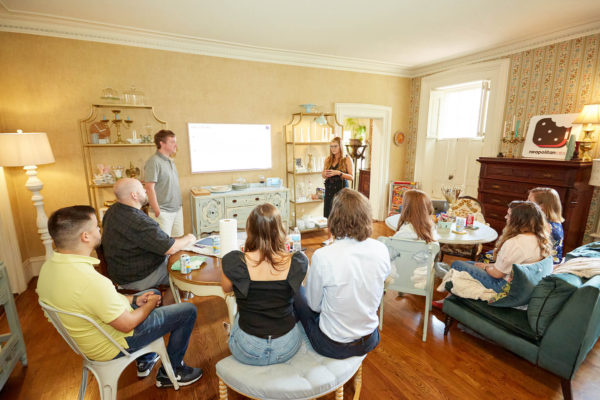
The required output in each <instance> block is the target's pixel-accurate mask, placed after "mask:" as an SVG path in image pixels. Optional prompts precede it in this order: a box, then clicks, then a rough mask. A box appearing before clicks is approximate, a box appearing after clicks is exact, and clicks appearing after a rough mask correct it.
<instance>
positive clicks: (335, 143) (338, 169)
mask: <svg viewBox="0 0 600 400" xmlns="http://www.w3.org/2000/svg"><path fill="white" fill-rule="evenodd" d="M321 176H322V177H323V178H324V179H325V199H324V204H323V216H324V217H325V218H329V213H330V212H331V204H332V202H333V198H334V197H335V195H336V194H337V193H338V192H339V191H340V190H342V189H343V188H345V187H347V186H348V181H351V180H352V179H353V176H352V160H351V159H350V157H348V156H344V149H343V148H342V140H341V139H340V138H339V137H334V138H333V139H332V140H331V143H330V144H329V157H327V158H326V159H325V165H324V169H323V172H321ZM331 242H332V238H331V236H330V237H329V239H327V240H326V241H324V242H323V244H324V245H328V244H330V243H331Z"/></svg>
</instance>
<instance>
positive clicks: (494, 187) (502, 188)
mask: <svg viewBox="0 0 600 400" xmlns="http://www.w3.org/2000/svg"><path fill="white" fill-rule="evenodd" d="M529 189H531V184H530V183H525V182H508V181H502V180H499V179H480V180H479V191H480V192H482V191H485V192H495V193H500V194H503V193H504V194H507V193H512V194H514V196H513V200H523V199H526V198H527V192H528V191H529Z"/></svg>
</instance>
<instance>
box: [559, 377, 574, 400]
mask: <svg viewBox="0 0 600 400" xmlns="http://www.w3.org/2000/svg"><path fill="white" fill-rule="evenodd" d="M560 385H561V386H562V392H563V398H564V399H565V400H573V393H572V392H571V380H570V379H565V378H561V380H560Z"/></svg>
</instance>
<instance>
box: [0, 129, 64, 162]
mask: <svg viewBox="0 0 600 400" xmlns="http://www.w3.org/2000/svg"><path fill="white" fill-rule="evenodd" d="M53 162H54V154H52V148H51V147H50V142H48V136H47V135H46V134H45V133H44V132H36V133H33V132H32V133H23V132H20V131H19V132H17V133H0V166H2V167H24V166H26V165H42V164H51V163H53Z"/></svg>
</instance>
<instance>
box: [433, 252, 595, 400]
mask: <svg viewBox="0 0 600 400" xmlns="http://www.w3.org/2000/svg"><path fill="white" fill-rule="evenodd" d="M575 251H577V250H574V252H575ZM544 280H545V284H546V285H545V287H548V284H549V283H551V284H553V285H555V286H556V283H558V286H561V285H563V287H564V286H566V285H567V283H568V286H569V287H570V292H569V293H568V294H567V295H565V293H564V291H563V293H562V294H561V293H559V292H560V290H554V291H553V290H547V291H546V292H545V293H546V298H544V299H540V297H539V296H538V297H537V300H538V302H537V303H536V304H537V307H538V308H539V307H540V305H542V306H545V305H547V304H551V303H552V302H553V301H554V300H556V298H558V296H559V295H562V296H563V298H562V299H560V300H559V301H558V302H556V301H555V304H558V305H557V306H556V307H555V312H556V314H555V315H553V313H551V314H550V315H545V316H544V315H543V314H542V313H540V314H539V315H542V317H544V318H546V319H545V320H544V327H543V329H540V326H538V325H539V321H538V320H539V316H538V317H535V315H534V317H533V318H532V314H534V313H535V311H534V310H535V308H534V307H533V306H532V301H533V300H531V299H530V315H529V318H528V311H526V310H519V309H514V308H500V307H493V306H490V305H488V303H486V302H484V301H478V300H468V299H463V298H459V297H456V296H454V295H453V296H450V297H448V298H447V299H446V300H445V301H444V307H443V311H444V313H445V314H446V327H445V329H444V335H447V334H448V331H449V329H450V327H451V325H452V323H453V321H454V320H457V321H459V322H461V323H462V324H464V325H466V326H467V327H469V328H470V329H472V330H474V331H475V332H478V333H480V334H481V335H483V336H485V337H486V338H489V339H491V340H492V341H493V342H495V343H497V344H498V345H500V346H502V347H504V348H506V349H507V350H510V351H512V352H513V353H516V354H517V355H519V356H521V357H523V358H525V359H526V360H528V361H530V362H531V363H533V364H535V365H537V366H539V367H541V368H544V369H546V370H548V371H550V372H552V373H554V374H556V375H558V376H559V377H561V383H562V390H563V396H564V398H565V399H568V400H570V399H572V394H571V379H572V378H573V376H574V375H575V372H576V371H577V369H578V368H579V366H580V365H581V363H582V362H583V361H584V360H585V357H586V356H587V354H588V353H589V351H590V350H591V349H592V348H593V347H594V344H595V343H596V340H597V339H598V336H599V335H600V276H595V277H592V278H591V279H589V280H586V279H581V278H578V277H576V276H575V275H571V274H560V275H553V276H550V277H546V278H544ZM552 282H554V283H552ZM542 283H543V282H540V283H539V284H538V286H536V290H537V289H538V288H540V289H539V290H538V293H539V292H540V291H541V286H540V285H542ZM532 299H533V297H532ZM539 300H543V301H541V302H540V301H539ZM563 301H564V303H563ZM542 310H543V308H542Z"/></svg>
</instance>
